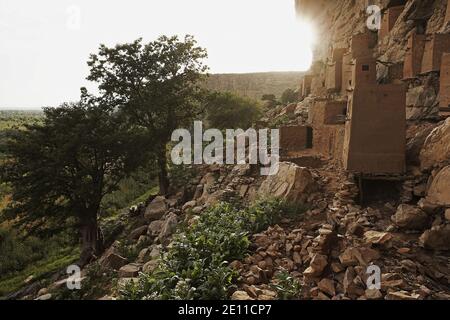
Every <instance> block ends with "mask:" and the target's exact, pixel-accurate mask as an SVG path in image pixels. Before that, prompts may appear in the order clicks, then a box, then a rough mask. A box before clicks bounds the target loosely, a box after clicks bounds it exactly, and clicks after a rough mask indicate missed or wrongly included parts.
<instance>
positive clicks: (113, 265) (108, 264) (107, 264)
mask: <svg viewBox="0 0 450 320" xmlns="http://www.w3.org/2000/svg"><path fill="white" fill-rule="evenodd" d="M117 246H118V243H114V244H113V245H112V246H111V247H110V248H109V249H108V250H107V251H106V252H105V253H104V254H103V255H102V256H101V258H100V259H99V264H100V266H101V267H102V268H104V269H112V270H119V269H120V268H121V267H123V266H124V265H126V264H127V263H128V260H127V259H126V258H124V257H122V256H121V255H120V254H119V251H118V249H117Z"/></svg>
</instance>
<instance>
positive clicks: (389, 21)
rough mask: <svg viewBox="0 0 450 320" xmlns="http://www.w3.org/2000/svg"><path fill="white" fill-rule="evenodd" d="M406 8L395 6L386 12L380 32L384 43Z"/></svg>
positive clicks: (380, 37)
mask: <svg viewBox="0 0 450 320" xmlns="http://www.w3.org/2000/svg"><path fill="white" fill-rule="evenodd" d="M404 8H405V6H395V7H390V8H388V9H387V10H386V11H384V13H383V16H382V19H381V28H380V31H379V32H378V37H379V40H380V41H383V39H384V38H385V37H386V36H387V35H388V34H389V33H390V32H391V30H392V28H393V27H394V25H395V23H396V22H397V20H398V17H399V16H400V15H401V13H402V12H403V9H404Z"/></svg>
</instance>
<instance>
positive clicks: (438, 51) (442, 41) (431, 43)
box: [421, 33, 450, 74]
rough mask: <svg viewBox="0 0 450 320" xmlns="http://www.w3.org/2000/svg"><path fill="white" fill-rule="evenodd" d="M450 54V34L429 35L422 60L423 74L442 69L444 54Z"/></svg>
mask: <svg viewBox="0 0 450 320" xmlns="http://www.w3.org/2000/svg"><path fill="white" fill-rule="evenodd" d="M445 52H450V34H449V33H447V34H445V33H435V34H432V35H427V37H426V40H425V49H424V53H423V58H422V71H421V72H422V74H424V73H429V72H433V71H439V70H440V69H441V59H442V54H443V53H445Z"/></svg>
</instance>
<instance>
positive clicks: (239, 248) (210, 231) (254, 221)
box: [120, 200, 287, 300]
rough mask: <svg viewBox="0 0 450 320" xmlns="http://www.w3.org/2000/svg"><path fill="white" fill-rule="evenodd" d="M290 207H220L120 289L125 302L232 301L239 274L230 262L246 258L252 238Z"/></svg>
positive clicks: (275, 204) (259, 204) (277, 202)
mask: <svg viewBox="0 0 450 320" xmlns="http://www.w3.org/2000/svg"><path fill="white" fill-rule="evenodd" d="M286 208H287V207H286V204H285V203H284V202H282V201H280V200H265V201H259V202H257V203H255V204H254V205H252V206H250V207H249V208H246V209H239V208H238V207H236V206H235V205H232V204H230V203H221V204H218V205H216V206H214V207H212V208H210V209H209V210H208V211H207V212H205V213H203V214H202V215H201V216H200V218H199V220H198V221H197V222H196V223H195V224H194V225H192V226H191V227H185V228H184V229H182V230H179V231H178V232H177V234H176V235H175V236H174V238H173V242H172V245H171V246H170V247H169V248H168V249H167V252H165V253H164V254H163V256H162V259H161V262H160V264H159V267H158V268H157V270H155V272H154V273H153V274H142V275H141V276H140V278H139V282H138V283H137V284H134V283H129V284H127V285H126V286H125V287H124V288H121V291H120V292H121V294H122V297H123V298H124V299H155V300H156V299H201V300H212V299H214V300H218V299H225V298H227V297H228V293H229V289H230V287H231V286H232V285H233V283H234V281H235V279H236V276H237V274H236V273H235V272H234V271H233V270H232V269H231V268H230V267H229V262H230V261H233V260H240V259H243V258H244V257H245V255H246V253H247V252H248V247H249V245H250V241H249V238H248V237H249V235H250V234H251V233H254V232H259V231H261V230H264V229H265V228H267V227H268V226H270V225H271V224H273V223H276V222H277V221H278V220H279V219H280V218H281V217H282V215H283V210H285V209H286Z"/></svg>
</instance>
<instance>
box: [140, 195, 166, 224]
mask: <svg viewBox="0 0 450 320" xmlns="http://www.w3.org/2000/svg"><path fill="white" fill-rule="evenodd" d="M167 210H168V206H167V202H166V198H164V197H162V196H159V197H156V198H155V199H153V201H152V202H151V203H150V204H149V205H148V207H147V209H145V213H144V217H145V219H146V220H147V221H154V220H159V219H161V218H162V217H163V215H164V214H165V213H166V211H167Z"/></svg>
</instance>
